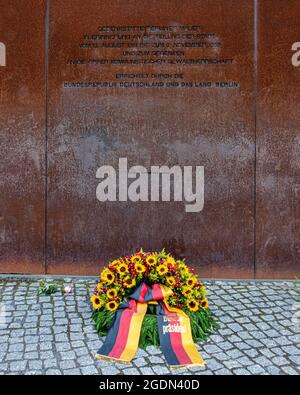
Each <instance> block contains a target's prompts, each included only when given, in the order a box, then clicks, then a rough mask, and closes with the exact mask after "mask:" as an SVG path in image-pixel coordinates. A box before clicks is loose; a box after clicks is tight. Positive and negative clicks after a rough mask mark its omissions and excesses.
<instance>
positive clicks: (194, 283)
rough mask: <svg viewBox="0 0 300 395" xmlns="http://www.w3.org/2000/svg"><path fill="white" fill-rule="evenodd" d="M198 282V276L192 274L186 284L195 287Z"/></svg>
mask: <svg viewBox="0 0 300 395" xmlns="http://www.w3.org/2000/svg"><path fill="white" fill-rule="evenodd" d="M196 284H197V279H196V277H194V276H191V277H189V278H188V279H187V280H186V285H187V286H189V287H191V288H193V286H194V285H196Z"/></svg>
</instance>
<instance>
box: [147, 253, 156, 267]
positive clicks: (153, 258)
mask: <svg viewBox="0 0 300 395" xmlns="http://www.w3.org/2000/svg"><path fill="white" fill-rule="evenodd" d="M146 263H147V265H148V266H154V265H156V263H157V258H156V256H154V255H149V256H147V258H146Z"/></svg>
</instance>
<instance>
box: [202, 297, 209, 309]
mask: <svg viewBox="0 0 300 395" xmlns="http://www.w3.org/2000/svg"><path fill="white" fill-rule="evenodd" d="M201 307H202V309H203V310H206V309H207V308H208V300H207V299H202V300H201Z"/></svg>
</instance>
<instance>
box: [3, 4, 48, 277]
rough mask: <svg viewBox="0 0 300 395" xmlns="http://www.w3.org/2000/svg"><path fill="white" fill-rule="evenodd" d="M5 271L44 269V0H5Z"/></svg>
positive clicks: (20, 271)
mask: <svg viewBox="0 0 300 395" xmlns="http://www.w3.org/2000/svg"><path fill="white" fill-rule="evenodd" d="M0 10H1V11H0V42H2V43H4V45H5V47H6V67H0V136H1V137H0V152H1V158H0V174H1V176H0V190H1V193H0V272H9V273H37V272H39V273H41V272H43V271H44V222H45V220H44V189H45V188H44V178H45V177H44V163H45V155H44V152H45V77H44V40H45V31H44V21H45V2H44V1H43V0H18V1H17V2H16V1H15V0H0Z"/></svg>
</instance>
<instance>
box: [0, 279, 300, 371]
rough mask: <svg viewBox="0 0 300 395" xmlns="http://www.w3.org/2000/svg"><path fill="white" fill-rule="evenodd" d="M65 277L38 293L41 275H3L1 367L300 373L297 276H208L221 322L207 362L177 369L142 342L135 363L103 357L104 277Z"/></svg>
mask: <svg viewBox="0 0 300 395" xmlns="http://www.w3.org/2000/svg"><path fill="white" fill-rule="evenodd" d="M57 281H59V280H57ZM64 281H65V285H66V284H68V283H72V284H74V287H75V288H74V292H73V293H71V294H65V295H63V294H62V293H61V292H60V291H59V292H57V293H56V294H54V295H51V296H38V295H37V290H38V285H39V284H38V281H37V280H36V279H33V278H29V279H27V278H15V277H12V278H8V277H0V301H1V305H0V306H1V314H0V374H49V375H51V374H52V375H61V374H66V375H67V374H68V375H72V374H84V375H87V374H103V375H106V374H130V375H134V374H172V373H174V372H175V373H177V374H191V373H192V374H197V375H207V374H209V375H211V374H217V375H220V374H226V375H227V374H228V375H230V374H247V375H249V374H286V375H298V374H299V373H300V325H299V321H300V305H299V292H297V290H296V288H295V283H293V282H286V281H285V282H275V281H274V282H271V281H268V282H254V281H220V280H218V281H207V282H206V285H207V288H208V291H209V300H210V306H211V309H212V311H213V312H214V314H215V316H216V317H217V319H218V321H219V323H220V329H219V330H218V332H217V333H215V334H214V335H212V336H210V338H209V340H208V341H207V342H203V343H201V344H200V346H199V349H200V351H201V354H202V355H203V357H204V358H205V360H206V362H207V366H206V367H205V368H201V367H194V368H184V369H176V370H170V369H169V368H168V367H167V365H166V363H165V360H164V357H163V355H162V353H161V351H160V350H159V349H156V348H154V347H149V348H148V349H147V351H144V350H141V349H139V350H138V353H137V355H136V357H135V359H134V360H133V362H132V364H130V365H123V364H113V363H109V362H103V361H99V360H96V359H95V358H94V354H95V352H96V351H97V350H98V348H99V347H100V345H101V344H102V341H103V339H101V338H99V336H98V335H97V333H96V332H95V329H94V325H93V321H92V320H91V310H90V306H89V296H90V294H91V293H92V289H93V287H94V284H95V281H96V280H93V279H84V278H76V279H75V278H67V279H64ZM297 298H298V303H297ZM297 308H298V311H297Z"/></svg>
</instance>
